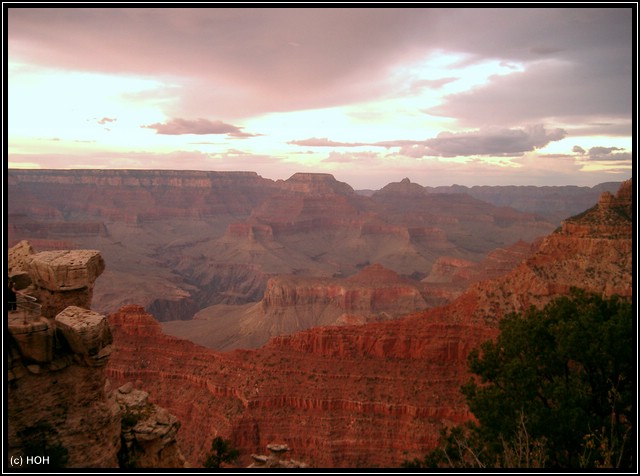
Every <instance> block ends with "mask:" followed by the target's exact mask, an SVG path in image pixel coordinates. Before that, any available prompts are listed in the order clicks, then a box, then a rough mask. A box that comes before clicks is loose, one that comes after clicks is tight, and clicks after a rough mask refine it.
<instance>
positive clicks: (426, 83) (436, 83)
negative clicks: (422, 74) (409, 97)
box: [411, 78, 458, 91]
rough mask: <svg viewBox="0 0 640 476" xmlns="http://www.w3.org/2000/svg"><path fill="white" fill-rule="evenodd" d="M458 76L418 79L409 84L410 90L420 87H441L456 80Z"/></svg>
mask: <svg viewBox="0 0 640 476" xmlns="http://www.w3.org/2000/svg"><path fill="white" fill-rule="evenodd" d="M457 79H458V78H440V79H420V80H418V81H414V82H413V83H412V84H411V90H412V91H417V90H419V89H422V88H429V89H440V88H441V87H443V86H445V85H447V84H449V83H452V82H453V81H456V80H457Z"/></svg>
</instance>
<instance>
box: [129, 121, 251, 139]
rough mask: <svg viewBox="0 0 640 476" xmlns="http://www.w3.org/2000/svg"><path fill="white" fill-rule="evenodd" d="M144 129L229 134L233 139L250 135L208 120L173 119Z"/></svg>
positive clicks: (168, 132)
mask: <svg viewBox="0 0 640 476" xmlns="http://www.w3.org/2000/svg"><path fill="white" fill-rule="evenodd" d="M142 127H143V128H146V129H155V130H156V132H157V133H158V134H164V135H183V134H198V135H206V134H229V135H231V136H233V137H251V136H252V135H251V134H248V133H245V132H242V130H241V128H240V127H238V126H234V125H231V124H226V123H224V122H222V121H210V120H208V119H182V118H175V119H171V120H170V121H167V122H164V123H162V122H158V123H156V124H150V125H148V126H142Z"/></svg>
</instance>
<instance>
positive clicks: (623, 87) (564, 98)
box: [425, 58, 633, 127]
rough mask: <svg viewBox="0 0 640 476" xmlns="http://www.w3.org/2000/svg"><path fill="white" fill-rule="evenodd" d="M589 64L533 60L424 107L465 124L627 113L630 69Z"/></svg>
mask: <svg viewBox="0 0 640 476" xmlns="http://www.w3.org/2000/svg"><path fill="white" fill-rule="evenodd" d="M589 66H590V65H584V64H577V63H574V62H569V61H563V60H558V59H555V58H553V59H549V60H542V61H538V62H535V63H531V64H529V65H527V66H526V68H525V70H524V71H520V72H514V73H512V74H509V75H501V76H494V77H492V78H491V80H490V81H489V83H487V84H486V85H483V86H480V87H477V88H474V89H471V90H469V91H465V92H462V93H457V94H452V95H450V96H447V97H445V99H444V102H443V103H442V104H440V105H438V106H435V107H433V108H429V109H427V110H425V112H426V113H428V114H431V115H437V116H445V117H451V118H455V119H457V121H458V124H460V125H462V126H467V127H469V126H471V127H473V126H477V125H479V124H483V125H507V124H518V123H525V122H548V121H550V120H551V119H561V120H565V121H567V122H571V121H573V122H575V120H576V118H578V117H580V118H584V119H583V121H585V122H587V121H589V119H590V118H592V117H593V118H597V117H611V118H626V119H628V118H630V117H631V114H632V101H630V100H629V99H630V96H629V92H630V91H632V90H633V85H632V82H633V77H632V74H631V72H630V71H626V69H625V68H623V67H620V66H614V65H610V67H611V68H613V69H614V70H613V71H607V70H606V67H602V68H596V67H595V66H594V67H589ZM602 69H605V70H604V71H602ZM594 76H596V77H597V79H596V78H594ZM605 91H606V94H605V93H604V92H605Z"/></svg>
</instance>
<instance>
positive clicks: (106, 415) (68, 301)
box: [5, 242, 185, 469]
mask: <svg viewBox="0 0 640 476" xmlns="http://www.w3.org/2000/svg"><path fill="white" fill-rule="evenodd" d="M8 258H9V259H8V268H9V269H8V270H9V276H10V277H12V279H14V280H15V282H16V283H17V288H18V289H19V290H20V294H18V303H17V309H16V310H10V311H8V313H7V319H8V334H6V336H7V340H6V341H5V342H6V344H7V345H6V347H5V352H6V357H7V361H6V364H7V366H6V369H7V382H8V386H7V394H6V395H7V414H6V415H7V423H8V427H7V444H8V455H7V457H8V460H7V461H9V462H10V463H11V467H12V468H13V469H18V468H21V469H24V468H29V469H34V468H36V467H38V466H34V465H33V464H29V461H28V459H27V458H30V457H38V458H40V457H43V458H47V460H46V464H44V465H42V466H39V467H40V468H41V469H43V468H45V467H46V468H52V467H53V468H150V467H151V468H153V467H171V468H179V467H184V465H185V460H184V457H183V456H182V453H181V452H180V450H179V449H178V446H177V442H176V434H177V431H178V429H179V427H180V423H179V422H178V421H177V419H176V418H175V417H174V416H172V415H170V414H169V413H168V412H167V411H166V410H165V409H162V408H160V407H157V406H156V405H154V404H151V403H149V402H147V401H146V397H145V395H146V394H145V393H144V392H142V391H138V390H134V389H133V385H132V384H131V383H129V384H128V385H125V386H123V387H122V388H120V389H119V390H117V391H113V390H112V387H111V383H110V382H109V380H108V379H107V375H106V373H105V366H106V365H107V362H108V361H109V356H110V355H111V352H112V341H113V339H112V334H111V330H110V328H109V325H108V322H107V318H106V317H105V316H104V315H102V314H99V313H97V312H95V311H92V310H91V309H90V307H91V290H92V288H93V284H94V282H95V280H96V278H97V277H98V276H99V275H100V274H101V273H102V271H103V270H104V261H103V260H102V257H101V256H100V253H99V252H98V251H95V250H65V251H47V252H41V253H34V251H33V249H32V248H31V246H30V244H29V243H27V242H21V243H19V244H18V245H17V246H15V247H13V248H12V249H10V250H9V254H8ZM132 395H138V396H141V398H137V399H133V398H130V397H129V396H132Z"/></svg>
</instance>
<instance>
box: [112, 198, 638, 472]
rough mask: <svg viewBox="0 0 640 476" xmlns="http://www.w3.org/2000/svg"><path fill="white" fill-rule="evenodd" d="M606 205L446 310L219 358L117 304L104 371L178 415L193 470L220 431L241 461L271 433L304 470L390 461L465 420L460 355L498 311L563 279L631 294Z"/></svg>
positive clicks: (625, 233) (622, 239)
mask: <svg viewBox="0 0 640 476" xmlns="http://www.w3.org/2000/svg"><path fill="white" fill-rule="evenodd" d="M619 211H620V210H614V209H612V208H611V207H609V208H603V207H602V204H600V205H598V207H596V208H595V209H594V211H593V213H596V214H601V216H599V217H593V216H592V213H591V212H589V213H587V214H586V215H585V216H586V218H585V217H578V218H576V220H574V221H572V222H571V223H573V224H574V225H576V224H577V225H583V224H584V223H585V222H586V221H588V220H590V219H593V220H594V223H593V225H594V226H595V227H596V228H595V230H597V233H596V235H597V236H595V237H592V236H589V235H588V234H585V235H580V236H575V235H573V234H572V228H571V226H569V227H563V228H562V230H560V231H559V232H557V233H554V234H552V235H550V236H549V237H548V238H547V240H546V241H545V242H544V243H543V244H542V245H541V248H540V251H539V252H538V253H536V254H535V255H534V256H532V257H531V258H529V259H528V260H527V261H526V262H525V263H524V264H523V265H521V266H520V267H518V268H517V269H516V270H514V271H513V272H511V273H509V274H508V275H507V276H505V277H503V278H499V279H497V280H493V281H486V282H482V283H479V284H477V285H475V286H474V287H472V289H471V290H470V291H469V292H467V293H465V294H463V295H462V296H461V297H460V298H458V299H456V300H455V301H454V302H453V303H451V304H450V305H448V306H445V307H441V308H436V309H431V310H427V311H423V312H422V313H418V314H415V315H411V316H408V317H405V318H403V319H399V320H395V321H387V322H381V323H371V324H367V325H364V326H348V327H321V328H314V329H311V330H307V331H304V332H301V333H298V334H295V335H290V336H281V337H277V338H274V339H272V340H271V341H270V342H269V343H268V344H267V345H265V346H264V347H262V348H260V349H257V350H253V351H233V352H229V353H218V352H214V351H211V350H207V349H205V348H202V347H199V346H196V345H194V344H191V343H189V342H187V341H182V340H179V339H176V338H170V337H167V336H164V335H162V334H161V333H160V332H159V330H158V329H157V327H153V325H152V324H151V322H153V319H152V317H151V316H149V315H145V314H144V312H143V310H142V309H141V308H124V309H122V310H121V311H120V312H119V313H116V314H115V315H113V316H111V317H110V322H111V324H112V327H113V333H114V345H115V349H114V356H113V358H112V360H111V361H110V364H109V373H110V375H111V377H112V378H113V379H114V380H116V381H124V380H131V379H134V380H139V382H140V384H141V385H142V386H143V388H144V389H145V390H146V391H148V392H149V393H150V398H151V399H153V400H154V401H156V402H157V403H159V404H160V405H162V406H165V407H167V408H168V409H169V410H170V411H171V412H172V413H175V414H176V415H177V416H178V417H179V418H180V419H181V420H182V421H183V424H184V426H183V432H182V435H179V438H181V440H180V441H181V442H182V446H183V447H184V448H185V453H186V456H187V458H188V459H189V461H190V462H191V463H192V464H194V465H198V464H201V463H202V460H203V457H204V455H205V453H206V451H207V450H208V448H209V445H210V442H211V440H212V439H213V437H214V436H217V435H221V436H223V437H226V438H229V439H231V441H232V443H233V445H234V446H236V447H237V448H239V449H240V450H241V454H242V459H241V460H240V465H241V466H243V465H247V464H250V463H251V460H250V459H249V455H250V454H251V453H259V452H260V451H262V448H264V447H265V446H266V445H267V444H268V443H269V442H271V441H281V442H285V443H286V444H288V445H289V446H290V447H291V448H292V449H293V452H292V454H291V456H292V457H293V458H295V459H297V460H301V461H305V462H308V463H309V464H310V466H312V467H359V466H362V465H370V466H373V467H399V465H400V464H401V463H402V461H404V460H406V459H411V458H413V457H421V456H423V455H424V453H425V452H426V451H427V450H428V449H430V448H432V447H433V445H434V444H435V443H436V441H437V438H438V432H439V429H440V428H441V427H442V426H443V425H445V424H450V423H460V422H462V421H464V420H466V419H469V418H471V417H472V415H470V414H469V412H468V409H467V407H466V406H465V404H464V399H463V397H462V395H461V394H460V393H459V390H458V389H459V387H460V385H461V384H463V383H464V382H465V381H466V380H467V378H468V373H467V368H466V357H467V354H468V352H469V350H470V349H472V348H474V347H476V346H477V345H479V343H480V342H482V341H484V340H486V339H488V338H491V337H494V336H495V335H496V332H497V328H496V322H497V319H499V317H500V316H501V315H502V314H503V313H504V312H507V311H509V310H518V309H521V308H522V306H523V305H526V304H529V303H536V304H537V303H544V302H545V300H547V299H549V298H550V297H552V296H555V295H560V294H563V293H565V292H566V291H567V290H568V287H569V286H572V285H573V286H581V287H584V286H585V285H586V287H587V288H588V289H592V290H597V291H599V292H603V293H605V294H607V293H610V292H613V291H614V290H616V291H617V292H619V293H620V294H622V295H625V296H630V295H631V292H632V291H631V289H632V288H631V282H632V269H631V266H630V264H631V251H632V249H631V245H630V241H631V236H630V231H631V228H630V227H628V224H629V220H630V218H631V217H630V216H627V217H625V216H623V215H624V214H622V215H621V214H620V213H618V212H619ZM610 212H615V213H616V214H617V215H618V216H619V217H621V218H620V219H618V218H616V217H613V216H611V215H610ZM603 217H605V218H604V219H603ZM609 219H611V220H612V221H611V222H610V225H611V228H610V229H609V230H608V231H606V230H604V229H603V228H601V226H602V225H603V223H604V222H607V220H609ZM571 223H569V224H571ZM611 250H614V251H611ZM591 269H592V270H593V271H592V272H590V271H589V270H591ZM498 291H499V293H500V294H499V295H498V294H497V293H498ZM136 322H137V323H138V324H136ZM138 328H140V329H141V331H138V330H137V329H138Z"/></svg>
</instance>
